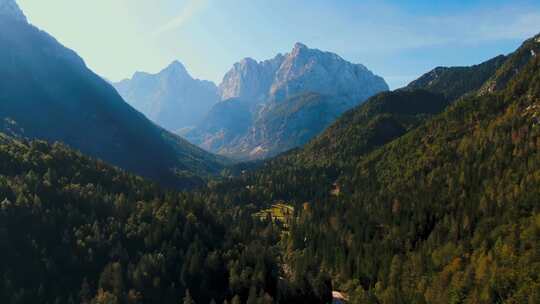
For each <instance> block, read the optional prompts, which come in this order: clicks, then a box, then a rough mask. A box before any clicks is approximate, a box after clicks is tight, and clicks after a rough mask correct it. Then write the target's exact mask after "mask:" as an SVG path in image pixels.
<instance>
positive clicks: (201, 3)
mask: <svg viewBox="0 0 540 304" xmlns="http://www.w3.org/2000/svg"><path fill="white" fill-rule="evenodd" d="M207 5H208V0H187V3H186V5H185V6H184V8H183V9H182V11H181V12H180V14H179V15H178V16H176V17H174V18H173V19H171V20H169V21H168V22H167V23H165V24H163V25H162V26H160V27H159V28H158V29H156V30H155V31H154V33H153V34H154V35H161V34H163V33H165V32H168V31H172V30H176V29H179V28H181V27H182V26H184V24H186V23H187V22H188V21H189V20H191V19H192V18H193V17H194V16H196V15H197V14H198V13H200V12H201V11H202V10H204V9H205V8H206V7H207Z"/></svg>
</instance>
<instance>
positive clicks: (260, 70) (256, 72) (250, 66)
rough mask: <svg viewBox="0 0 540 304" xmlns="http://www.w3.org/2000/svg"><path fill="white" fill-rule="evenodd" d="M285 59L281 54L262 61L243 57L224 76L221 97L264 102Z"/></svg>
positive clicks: (220, 87)
mask: <svg viewBox="0 0 540 304" xmlns="http://www.w3.org/2000/svg"><path fill="white" fill-rule="evenodd" d="M284 60H285V57H284V56H283V55H281V54H279V55H277V56H276V57H274V58H273V59H270V60H266V61H262V62H257V61H255V60H254V59H251V58H244V59H242V61H240V62H238V63H236V64H234V66H233V67H232V69H231V70H230V71H229V72H228V73H227V74H225V77H223V82H222V83H221V85H220V86H219V91H220V95H221V99H222V100H227V99H231V98H240V99H243V100H250V101H251V102H254V103H255V102H264V101H265V100H266V99H267V98H268V94H269V89H270V87H271V86H272V84H273V82H274V79H275V75H276V72H277V71H278V69H279V68H280V67H281V65H282V63H283V61H284Z"/></svg>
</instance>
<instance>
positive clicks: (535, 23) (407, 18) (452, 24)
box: [18, 0, 540, 88]
mask: <svg viewBox="0 0 540 304" xmlns="http://www.w3.org/2000/svg"><path fill="white" fill-rule="evenodd" d="M18 3H19V5H20V6H21V8H22V9H23V11H24V12H25V14H26V15H27V17H28V18H29V20H30V22H32V23H33V24H34V25H36V26H38V27H40V28H42V29H44V30H46V31H47V32H49V33H50V34H52V35H53V36H55V37H56V38H57V39H58V40H59V41H60V42H62V43H63V44H65V45H66V46H68V47H69V48H72V49H74V50H75V51H77V52H78V53H79V55H81V56H82V57H83V58H84V59H85V61H86V62H87V64H88V65H89V66H90V68H92V69H93V70H94V71H95V72H97V73H98V74H100V75H102V76H104V77H106V78H108V79H110V80H113V81H116V80H120V79H122V78H126V77H130V76H131V75H132V74H133V72H135V71H147V72H157V71H159V70H160V69H162V68H163V67H165V66H166V65H168V64H169V63H170V62H172V61H173V60H174V59H178V60H180V61H181V62H183V63H184V64H185V65H186V67H187V69H188V71H189V72H190V73H191V74H192V75H193V76H194V77H197V78H202V79H209V80H213V81H215V82H220V80H221V78H222V77H223V75H224V74H225V72H226V71H227V70H228V69H229V68H230V67H231V66H232V64H233V63H234V62H236V61H238V60H240V59H242V58H243V57H253V58H255V59H257V60H263V59H267V58H271V57H273V56H275V54H277V53H285V52H288V51H290V49H291V48H292V47H293V44H294V43H295V42H297V41H300V42H303V43H305V44H307V45H308V46H309V47H313V48H319V49H323V50H328V51H332V52H336V53H337V54H339V55H341V56H342V57H344V58H345V59H347V60H349V61H352V62H355V63H362V64H364V65H366V66H367V67H368V68H369V69H371V70H372V71H374V72H375V73H377V74H379V75H381V76H383V77H385V79H386V80H387V82H388V83H389V84H390V86H391V87H392V88H396V87H399V86H402V85H404V84H406V83H407V82H408V81H410V80H413V79H414V78H416V77H417V76H419V75H421V74H422V73H424V72H426V71H428V70H430V69H432V68H433V67H435V66H439V65H445V66H448V65H469V64H474V63H478V62H480V61H482V60H485V59H488V58H491V57H494V56H496V55H498V54H501V53H508V52H511V51H512V50H514V49H515V48H516V47H518V45H519V43H520V42H521V41H522V40H523V39H525V38H528V37H530V36H532V35H534V34H536V33H538V32H540V1H538V0H509V1H500V0H478V1H474V0H455V1H442V0H407V1H402V0H388V1H382V0H378V1H361V0H357V1H354V0H348V1H347V0H288V1H285V0H91V1H90V0H46V1H44V0H18Z"/></svg>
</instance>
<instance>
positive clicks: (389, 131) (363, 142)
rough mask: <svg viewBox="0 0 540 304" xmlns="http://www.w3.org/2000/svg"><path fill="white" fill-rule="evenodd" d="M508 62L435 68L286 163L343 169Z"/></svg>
mask: <svg viewBox="0 0 540 304" xmlns="http://www.w3.org/2000/svg"><path fill="white" fill-rule="evenodd" d="M507 59H508V57H506V56H497V57H495V58H493V59H490V60H488V61H486V62H484V63H481V64H479V65H473V66H470V67H444V68H443V67H439V68H435V69H434V70H432V71H430V72H428V73H426V74H424V75H423V76H421V77H420V78H418V79H417V80H415V81H413V82H411V84H409V85H408V86H407V87H405V88H403V89H399V90H396V91H393V92H384V93H381V94H378V95H376V96H374V97H372V98H370V99H369V100H368V101H366V102H365V103H364V104H362V105H360V106H358V107H356V108H354V109H352V110H350V111H349V112H347V113H345V114H344V115H343V116H341V117H340V119H338V120H337V121H336V122H335V123H334V124H332V125H331V126H330V127H329V128H328V129H327V130H325V132H323V133H321V135H320V136H318V137H316V138H315V139H314V140H313V141H311V142H309V143H308V144H307V145H306V146H305V148H304V149H301V150H299V151H296V152H293V153H290V154H289V155H287V156H286V157H288V158H289V159H291V160H293V159H294V160H295V161H300V162H302V163H317V164H319V165H320V164H323V163H324V164H327V165H331V166H337V167H340V166H343V165H347V163H350V162H351V161H352V160H353V159H356V158H358V157H360V156H362V155H364V154H366V153H367V152H370V151H372V150H374V149H375V148H377V147H380V146H382V145H384V144H386V143H388V142H390V141H392V140H394V139H396V138H398V137H400V136H402V135H404V134H405V133H407V132H408V131H410V130H412V129H414V128H415V127H417V126H419V125H421V124H422V123H424V122H425V121H426V120H427V119H428V118H430V117H431V116H433V115H435V114H438V113H440V112H442V111H443V110H444V109H445V108H446V107H447V106H448V105H450V104H451V103H452V102H454V101H455V100H457V99H458V98H460V97H462V96H464V95H467V94H471V93H474V92H476V91H478V90H479V89H481V88H482V86H483V85H484V83H486V81H487V80H489V79H490V78H492V77H494V75H495V74H496V73H497V71H498V69H499V68H501V67H502V66H503V64H504V63H505V62H506V60H507Z"/></svg>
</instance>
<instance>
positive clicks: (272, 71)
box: [220, 43, 388, 102]
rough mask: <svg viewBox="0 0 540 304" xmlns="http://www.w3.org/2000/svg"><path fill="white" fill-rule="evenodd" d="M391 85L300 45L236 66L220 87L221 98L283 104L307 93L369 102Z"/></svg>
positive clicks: (327, 53)
mask: <svg viewBox="0 0 540 304" xmlns="http://www.w3.org/2000/svg"><path fill="white" fill-rule="evenodd" d="M386 90H388V85H387V84H386V82H385V81H384V79H382V78H381V77H379V76H376V75H374V74H373V73H372V72H371V71H369V70H368V69H367V68H366V67H365V66H363V65H361V64H352V63H350V62H347V61H346V60H344V59H343V58H341V57H339V56H338V55H336V54H333V53H330V52H323V51H320V50H317V49H310V48H308V47H307V46H306V45H304V44H302V43H296V44H295V46H294V48H293V50H292V51H291V52H290V53H287V54H285V55H281V54H279V55H277V56H276V57H275V58H273V59H270V60H266V61H262V62H257V61H255V60H253V59H251V58H245V59H243V60H242V61H240V62H239V63H236V64H235V65H234V66H233V68H232V69H231V70H230V71H229V72H228V73H227V74H226V75H225V77H224V78H223V82H222V83H221V85H220V92H221V98H222V99H223V100H226V99H229V98H240V99H243V100H252V101H253V102H265V101H282V100H285V99H287V98H290V97H293V96H295V95H298V94H301V93H305V92H318V93H321V94H326V95H343V96H347V97H348V98H349V99H351V100H365V99H366V98H367V97H369V96H372V95H373V94H375V93H378V92H380V91H386Z"/></svg>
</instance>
